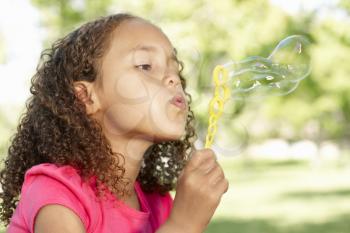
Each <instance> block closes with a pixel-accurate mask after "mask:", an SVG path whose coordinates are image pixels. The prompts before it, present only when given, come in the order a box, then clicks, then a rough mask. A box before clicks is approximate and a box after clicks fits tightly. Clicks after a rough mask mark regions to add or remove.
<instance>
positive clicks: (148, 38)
mask: <svg viewBox="0 0 350 233" xmlns="http://www.w3.org/2000/svg"><path fill="white" fill-rule="evenodd" d="M140 48H141V49H145V48H146V49H149V50H151V51H153V52H161V51H162V50H163V52H165V53H167V54H173V53H174V47H173V46H172V44H171V42H170V40H169V39H168V37H167V36H166V35H165V34H164V33H163V32H162V31H161V30H160V29H159V28H158V27H156V26H154V25H153V24H151V23H149V22H147V21H143V20H141V19H132V20H127V21H124V22H123V23H121V24H120V25H119V26H118V27H117V28H116V29H115V31H114V32H113V37H112V41H111V49H113V50H115V51H118V53H119V54H123V53H129V52H131V51H133V50H135V49H140Z"/></svg>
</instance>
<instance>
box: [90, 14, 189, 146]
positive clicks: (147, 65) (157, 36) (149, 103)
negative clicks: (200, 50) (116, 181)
mask: <svg viewBox="0 0 350 233" xmlns="http://www.w3.org/2000/svg"><path fill="white" fill-rule="evenodd" d="M179 68H180V67H179V64H178V63H177V61H176V58H175V55H174V48H173V47H172V45H171V43H170V41H169V40H168V38H167V37H166V36H165V35H164V34H163V32H162V31H160V30H159V29H158V28H156V27H155V26H153V25H151V24H149V23H147V22H145V21H142V20H137V19H134V20H128V21H124V22H123V23H121V24H120V25H119V26H118V27H117V29H116V30H115V31H114V33H113V35H112V38H111V41H110V47H109V48H108V50H107V52H106V54H105V55H104V57H103V59H102V67H101V70H100V72H101V80H99V81H97V83H98V84H97V85H98V87H97V88H96V93H97V96H98V99H99V103H100V111H99V112H100V115H99V120H100V121H102V122H101V123H102V125H103V126H104V128H105V130H107V131H108V133H109V134H112V135H116V136H122V135H131V136H133V135H137V136H140V135H141V136H146V137H147V138H150V139H152V141H162V140H176V139H180V137H181V136H182V135H183V134H184V133H185V126H186V118H187V108H188V107H187V102H186V100H185V94H184V90H183V88H182V86H181V82H180V77H179ZM175 96H181V97H183V100H184V102H183V106H184V108H181V103H180V104H174V103H173V102H172V100H173V97H175ZM179 99H181V98H179ZM179 99H178V101H180V100H179Z"/></svg>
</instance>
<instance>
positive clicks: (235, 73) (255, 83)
mask: <svg viewBox="0 0 350 233" xmlns="http://www.w3.org/2000/svg"><path fill="white" fill-rule="evenodd" d="M309 44H310V42H309V41H308V40H307V39H306V37H304V36H300V35H293V36H289V37H287V38H285V39H284V40H282V41H280V42H279V43H278V45H277V46H276V48H275V49H274V50H273V51H272V53H271V54H270V55H269V56H268V57H267V58H264V57H260V56H251V57H248V58H246V59H243V60H241V61H237V62H235V61H230V62H227V63H226V64H223V65H222V66H223V67H224V68H225V69H226V70H227V71H228V76H229V79H228V83H227V84H228V85H229V88H230V90H231V94H232V98H242V97H243V98H255V97H262V96H270V95H285V94H289V93H290V92H292V91H294V90H295V89H296V88H297V86H298V84H299V82H300V81H301V80H303V79H304V78H305V77H306V76H307V75H309V74H310V71H311V68H310V56H309V53H308V47H309Z"/></svg>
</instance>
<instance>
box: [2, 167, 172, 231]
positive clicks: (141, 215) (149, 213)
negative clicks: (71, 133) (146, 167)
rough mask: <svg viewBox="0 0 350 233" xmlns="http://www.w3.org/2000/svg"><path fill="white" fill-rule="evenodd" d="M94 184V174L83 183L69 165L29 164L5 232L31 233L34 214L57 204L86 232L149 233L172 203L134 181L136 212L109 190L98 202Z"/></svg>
mask: <svg viewBox="0 0 350 233" xmlns="http://www.w3.org/2000/svg"><path fill="white" fill-rule="evenodd" d="M95 183H96V177H93V178H92V179H90V180H89V181H86V182H83V181H82V179H81V177H80V176H79V174H78V173H77V171H76V170H75V169H74V168H73V167H72V166H69V165H65V166H61V167H58V166H57V165H55V164H52V163H42V164H39V165H36V166H33V167H32V168H30V169H29V170H28V171H27V172H26V174H25V178H24V183H23V186H22V189H21V196H20V200H19V202H18V205H17V208H16V210H15V212H14V214H13V216H12V218H11V222H10V225H9V227H8V229H7V233H33V232H34V220H35V217H36V215H37V213H38V211H39V209H40V208H41V207H43V206H44V205H47V204H60V205H63V206H65V207H67V208H69V209H71V210H72V211H74V212H75V213H76V214H77V216H79V217H80V219H81V221H82V222H83V224H84V226H85V229H86V232H87V233H118V232H122V233H139V232H140V233H141V232H142V233H151V232H155V231H156V230H157V229H158V228H159V227H160V225H162V224H163V223H164V222H165V221H166V219H167V218H168V216H169V213H170V211H171V208H172V204H173V199H172V197H171V196H170V194H169V193H167V194H166V195H165V196H162V195H160V194H158V193H152V194H148V193H145V192H143V191H142V189H141V186H140V184H139V183H138V182H136V183H135V190H136V193H137V196H138V198H139V202H140V208H141V210H140V211H139V210H136V209H133V208H131V207H129V206H127V205H126V204H125V203H124V202H121V201H120V200H117V199H116V198H114V196H113V195H112V194H111V193H110V192H108V195H107V197H108V198H107V199H102V200H101V201H100V202H98V200H97V196H96V195H95V194H94V190H95V189H94V188H95V187H94V184H95ZM112 200H115V202H113V201H112ZM113 203H116V204H117V206H114V205H113Z"/></svg>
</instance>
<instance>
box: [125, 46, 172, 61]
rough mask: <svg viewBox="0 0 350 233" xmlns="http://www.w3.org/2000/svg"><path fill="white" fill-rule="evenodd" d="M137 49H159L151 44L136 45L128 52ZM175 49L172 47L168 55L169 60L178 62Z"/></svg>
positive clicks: (154, 50)
mask: <svg viewBox="0 0 350 233" xmlns="http://www.w3.org/2000/svg"><path fill="white" fill-rule="evenodd" d="M137 50H141V51H147V52H156V51H158V50H159V49H158V48H157V47H155V46H152V45H137V46H136V47H134V48H132V49H131V50H130V52H135V51H137ZM176 54H177V50H176V49H175V48H173V50H172V52H171V54H170V56H168V57H169V58H170V59H171V60H173V61H175V62H177V63H179V60H178V59H177V56H176Z"/></svg>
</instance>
